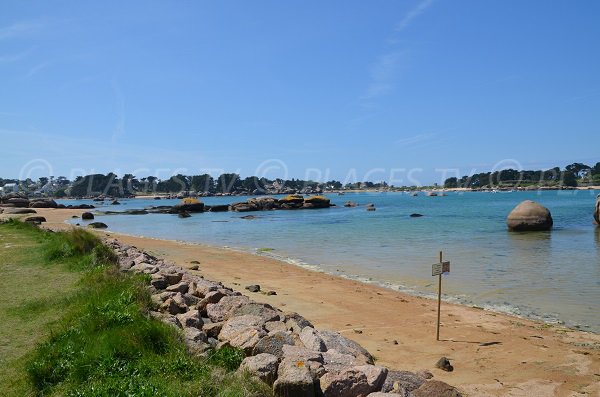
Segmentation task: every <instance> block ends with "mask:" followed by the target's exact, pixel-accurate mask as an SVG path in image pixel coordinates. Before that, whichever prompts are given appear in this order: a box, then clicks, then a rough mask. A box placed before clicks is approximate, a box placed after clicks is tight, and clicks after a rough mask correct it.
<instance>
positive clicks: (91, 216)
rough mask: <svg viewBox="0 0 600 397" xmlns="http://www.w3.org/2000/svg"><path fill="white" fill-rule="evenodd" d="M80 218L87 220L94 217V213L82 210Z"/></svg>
mask: <svg viewBox="0 0 600 397" xmlns="http://www.w3.org/2000/svg"><path fill="white" fill-rule="evenodd" d="M81 219H83V220H84V221H89V220H92V219H94V214H92V213H91V212H84V213H83V214H81Z"/></svg>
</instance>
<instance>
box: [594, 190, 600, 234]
mask: <svg viewBox="0 0 600 397" xmlns="http://www.w3.org/2000/svg"><path fill="white" fill-rule="evenodd" d="M594 220H595V221H596V225H598V226H600V194H599V195H598V196H597V197H596V207H595V209H594Z"/></svg>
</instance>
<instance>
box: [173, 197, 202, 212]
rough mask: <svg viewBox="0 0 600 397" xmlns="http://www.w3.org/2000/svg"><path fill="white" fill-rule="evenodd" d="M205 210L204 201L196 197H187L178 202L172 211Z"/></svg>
mask: <svg viewBox="0 0 600 397" xmlns="http://www.w3.org/2000/svg"><path fill="white" fill-rule="evenodd" d="M203 211H204V203H202V202H201V201H200V200H198V199H195V198H186V199H183V200H182V201H181V203H179V204H176V205H174V206H173V208H172V209H171V212H174V213H179V212H203Z"/></svg>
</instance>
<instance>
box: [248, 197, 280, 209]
mask: <svg viewBox="0 0 600 397" xmlns="http://www.w3.org/2000/svg"><path fill="white" fill-rule="evenodd" d="M248 203H250V204H252V205H254V206H256V207H257V208H258V209H259V210H261V211H268V210H272V209H275V208H277V207H278V205H279V203H278V201H277V200H276V199H274V198H273V197H257V198H251V199H249V200H248Z"/></svg>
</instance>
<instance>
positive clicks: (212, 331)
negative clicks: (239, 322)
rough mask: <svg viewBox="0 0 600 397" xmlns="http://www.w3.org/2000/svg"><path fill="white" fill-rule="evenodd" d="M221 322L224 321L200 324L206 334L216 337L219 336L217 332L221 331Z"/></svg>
mask: <svg viewBox="0 0 600 397" xmlns="http://www.w3.org/2000/svg"><path fill="white" fill-rule="evenodd" d="M223 324H225V322H220V323H204V325H203V326H202V330H203V331H204V332H206V335H208V336H210V337H212V338H217V337H218V336H219V333H220V332H221V329H223Z"/></svg>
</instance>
